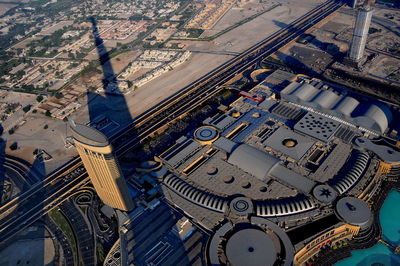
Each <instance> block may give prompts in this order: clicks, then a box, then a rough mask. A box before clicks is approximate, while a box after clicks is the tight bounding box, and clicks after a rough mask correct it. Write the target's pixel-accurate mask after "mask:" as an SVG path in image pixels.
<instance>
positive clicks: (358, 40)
mask: <svg viewBox="0 0 400 266" xmlns="http://www.w3.org/2000/svg"><path fill="white" fill-rule="evenodd" d="M372 12H373V10H372V8H371V7H370V6H364V7H362V8H360V9H359V10H358V11H357V18H356V23H355V27H354V32H353V40H352V42H351V47H350V52H349V59H350V60H352V61H353V62H360V60H361V59H362V57H363V55H364V49H365V44H366V43H367V37H368V30H369V26H370V24H371V18H372Z"/></svg>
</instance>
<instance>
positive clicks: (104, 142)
mask: <svg viewBox="0 0 400 266" xmlns="http://www.w3.org/2000/svg"><path fill="white" fill-rule="evenodd" d="M71 129H72V132H73V137H74V141H75V146H76V149H77V150H78V153H79V155H80V157H81V159H82V162H83V165H84V166H85V168H86V170H87V172H88V174H89V177H90V180H91V181H92V183H93V186H94V188H95V190H96V192H97V194H98V195H99V197H100V198H101V200H102V201H103V202H104V203H105V204H107V205H109V206H110V207H113V208H117V209H120V210H123V211H129V210H131V209H133V207H134V205H133V201H132V198H131V195H130V193H129V191H128V187H127V185H126V183H125V179H124V177H123V175H122V172H121V169H120V167H119V165H118V163H117V161H116V158H115V156H114V154H113V150H112V147H111V144H110V143H109V141H108V139H107V137H106V136H105V135H104V134H103V133H101V132H100V131H98V130H96V129H94V128H91V127H88V126H85V125H80V124H75V123H72V124H71Z"/></svg>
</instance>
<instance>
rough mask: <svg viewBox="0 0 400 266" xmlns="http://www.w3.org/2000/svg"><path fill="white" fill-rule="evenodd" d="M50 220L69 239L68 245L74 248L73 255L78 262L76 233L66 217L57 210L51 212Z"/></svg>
mask: <svg viewBox="0 0 400 266" xmlns="http://www.w3.org/2000/svg"><path fill="white" fill-rule="evenodd" d="M49 216H50V218H51V219H52V220H53V221H54V223H55V224H57V226H58V227H59V228H60V229H61V231H63V233H64V235H65V236H66V238H67V241H68V243H69V244H70V246H71V248H72V253H73V256H74V261H75V262H76V261H78V258H77V246H76V240H75V235H74V232H73V230H72V228H71V226H70V225H69V223H68V221H67V219H66V218H65V217H64V215H63V214H62V213H61V212H60V211H59V210H57V209H54V210H52V211H51V212H49Z"/></svg>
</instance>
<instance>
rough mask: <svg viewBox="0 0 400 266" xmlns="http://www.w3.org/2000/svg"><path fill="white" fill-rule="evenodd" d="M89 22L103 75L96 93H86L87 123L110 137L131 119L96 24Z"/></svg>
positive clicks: (90, 19)
mask: <svg viewBox="0 0 400 266" xmlns="http://www.w3.org/2000/svg"><path fill="white" fill-rule="evenodd" d="M89 21H90V22H91V24H92V34H93V37H94V43H95V46H96V50H97V54H98V62H99V64H100V66H101V70H102V73H103V78H102V82H101V88H98V89H97V91H98V92H93V91H90V90H88V91H87V101H88V111H89V121H90V126H92V127H95V128H96V129H98V130H100V131H101V132H103V133H104V134H105V135H107V136H108V137H110V136H111V135H113V134H114V133H115V132H116V131H118V130H120V129H121V128H122V127H123V126H125V125H127V124H129V123H131V122H132V117H131V114H130V112H129V108H128V105H127V102H126V99H125V97H124V94H123V92H122V91H121V89H120V86H119V83H118V80H117V75H116V73H115V72H114V68H113V66H112V63H111V58H110V54H109V52H108V51H107V47H106V46H105V43H104V40H103V39H102V38H101V36H100V31H99V28H98V26H97V22H96V20H95V18H93V17H90V18H89Z"/></svg>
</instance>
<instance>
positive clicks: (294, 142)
mask: <svg viewBox="0 0 400 266" xmlns="http://www.w3.org/2000/svg"><path fill="white" fill-rule="evenodd" d="M282 145H284V146H285V147H288V148H293V147H295V146H296V145H297V140H295V139H291V138H289V139H284V140H283V141H282Z"/></svg>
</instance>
